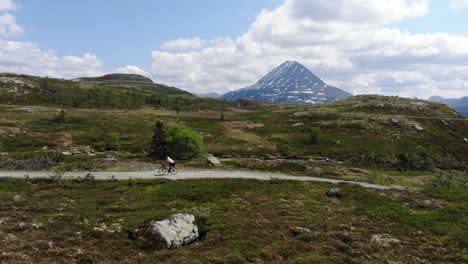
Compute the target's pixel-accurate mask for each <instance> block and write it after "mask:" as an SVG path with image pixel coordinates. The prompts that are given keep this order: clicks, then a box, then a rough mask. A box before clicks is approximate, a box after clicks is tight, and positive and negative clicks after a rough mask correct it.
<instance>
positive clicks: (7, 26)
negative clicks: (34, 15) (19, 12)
mask: <svg viewBox="0 0 468 264" xmlns="http://www.w3.org/2000/svg"><path fill="white" fill-rule="evenodd" d="M23 31H24V30H23V28H22V27H21V26H19V25H18V24H16V17H15V16H13V15H12V14H10V13H6V14H2V15H1V14H0V37H12V36H16V35H19V34H21V33H23Z"/></svg>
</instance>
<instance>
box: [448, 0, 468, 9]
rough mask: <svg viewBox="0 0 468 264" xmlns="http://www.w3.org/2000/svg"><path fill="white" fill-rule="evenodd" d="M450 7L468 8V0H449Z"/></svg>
mask: <svg viewBox="0 0 468 264" xmlns="http://www.w3.org/2000/svg"><path fill="white" fill-rule="evenodd" d="M450 8H452V10H461V9H465V8H468V0H451V1H450Z"/></svg>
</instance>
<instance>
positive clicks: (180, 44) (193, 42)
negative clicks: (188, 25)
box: [161, 37, 206, 50]
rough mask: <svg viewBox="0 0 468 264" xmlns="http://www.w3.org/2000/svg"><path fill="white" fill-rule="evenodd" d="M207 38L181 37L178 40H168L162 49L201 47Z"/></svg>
mask: <svg viewBox="0 0 468 264" xmlns="http://www.w3.org/2000/svg"><path fill="white" fill-rule="evenodd" d="M205 44H206V40H204V39H202V38H199V37H197V38H190V39H183V38H179V39H176V40H172V41H168V42H166V43H163V44H162V45H161V49H163V50H194V49H200V48H202V47H203V46H205Z"/></svg>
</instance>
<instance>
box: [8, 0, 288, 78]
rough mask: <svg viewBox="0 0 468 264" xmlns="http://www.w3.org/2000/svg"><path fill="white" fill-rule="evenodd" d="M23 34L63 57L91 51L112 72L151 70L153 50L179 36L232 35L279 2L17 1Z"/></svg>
mask: <svg viewBox="0 0 468 264" xmlns="http://www.w3.org/2000/svg"><path fill="white" fill-rule="evenodd" d="M16 2H17V3H18V5H20V7H21V9H20V10H19V11H18V12H15V14H16V16H17V20H18V22H19V23H20V24H21V25H22V26H23V27H24V28H25V30H26V31H25V34H23V35H21V36H18V37H17V39H19V40H25V41H33V42H36V43H39V44H40V45H41V46H42V47H44V48H47V49H53V50H55V51H57V52H58V53H59V54H61V55H67V54H84V53H86V52H89V53H93V54H96V55H98V56H99V58H101V59H103V60H104V61H105V65H104V66H105V68H107V69H109V70H111V69H114V68H117V67H119V66H121V65H122V64H134V65H137V66H139V67H142V68H143V67H144V68H149V67H151V57H150V54H151V52H152V51H153V50H154V49H156V48H159V47H160V46H161V44H163V43H164V42H166V41H170V40H173V39H177V38H191V37H193V36H200V37H202V38H206V39H211V38H216V37H219V36H231V37H236V36H239V35H241V34H242V33H243V32H245V31H246V30H247V29H248V28H249V27H250V25H251V24H252V23H253V21H254V20H255V18H256V16H257V15H258V13H260V11H261V10H262V9H264V8H274V7H275V6H277V5H278V4H280V3H281V2H282V1H279V0H236V1H231V0H216V1H214V0H202V1H191V0H136V1H128V0H98V1H96V0H77V1H64V0H18V1H16Z"/></svg>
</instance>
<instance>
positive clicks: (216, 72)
mask: <svg viewBox="0 0 468 264" xmlns="http://www.w3.org/2000/svg"><path fill="white" fill-rule="evenodd" d="M428 10H429V1H428V0H373V1H365V0H329V1H310V0H286V1H285V2H284V4H282V5H281V6H279V7H278V8H276V9H274V10H263V11H262V12H261V13H260V14H259V15H258V17H257V19H256V20H255V22H254V23H253V24H252V25H251V27H250V28H249V30H248V31H247V32H246V33H244V34H243V35H241V36H239V37H238V38H236V39H224V40H223V41H221V42H220V41H217V42H213V41H210V40H206V41H205V43H206V46H204V47H202V48H200V49H199V50H194V51H190V52H184V51H181V52H177V51H170V50H155V51H153V53H152V60H153V67H152V74H153V76H154V77H155V78H156V79H158V81H161V82H167V83H169V84H172V85H176V86H178V87H181V88H183V89H189V90H191V91H194V92H211V91H216V92H226V91H227V90H234V89H239V88H242V87H244V86H247V85H250V84H252V83H254V82H255V81H257V80H258V79H259V78H261V77H262V76H263V75H265V74H266V73H268V71H269V70H271V69H272V68H274V67H276V66H277V65H279V64H280V63H282V62H283V61H285V60H297V61H299V62H301V63H303V64H304V65H305V66H307V67H308V68H309V69H311V70H312V71H313V72H314V73H316V74H317V75H318V76H320V77H322V78H323V79H324V80H325V81H327V82H328V83H330V84H332V85H337V86H338V87H341V88H343V89H345V90H347V91H349V92H352V93H354V94H360V93H374V92H378V93H382V94H395V95H402V96H418V97H422V98H427V97H429V96H431V95H432V94H440V95H442V96H463V95H466V94H467V93H468V92H467V91H468V63H467V62H468V38H466V37H460V36H453V35H450V34H440V33H438V34H411V33H408V32H402V31H401V30H399V29H398V28H395V27H393V26H392V23H395V22H398V21H403V20H405V19H408V18H415V17H421V16H424V15H426V14H427V12H428ZM449 68H453V69H457V70H456V73H451V72H448V69H449Z"/></svg>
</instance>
